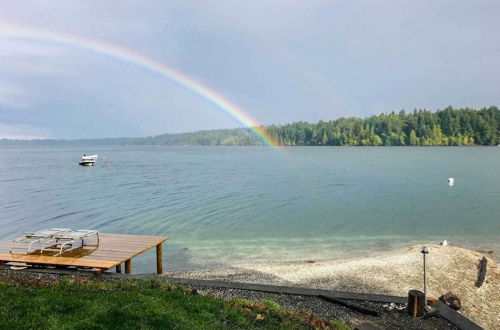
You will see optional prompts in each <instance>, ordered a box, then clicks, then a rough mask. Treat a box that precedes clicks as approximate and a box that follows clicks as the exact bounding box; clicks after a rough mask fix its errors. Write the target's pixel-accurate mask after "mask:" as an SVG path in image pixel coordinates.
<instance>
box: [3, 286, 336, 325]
mask: <svg viewBox="0 0 500 330" xmlns="http://www.w3.org/2000/svg"><path fill="white" fill-rule="evenodd" d="M23 284H24V285H19V284H11V283H0V328H2V329H27V328H31V329H234V328H238V329H241V328H245V329H253V328H266V329H311V328H313V327H314V326H315V325H317V324H319V323H318V322H322V321H320V320H315V321H314V322H316V323H312V322H311V320H310V319H308V318H307V317H304V316H303V315H301V314H300V313H290V312H287V311H284V310H282V309H281V308H279V305H278V304H276V303H274V302H272V301H263V302H262V303H252V302H248V301H244V300H233V301H227V300H223V299H220V298H216V297H211V296H201V295H196V294H193V292H192V291H191V290H190V289H184V288H180V287H177V286H175V285H171V284H168V283H165V282H161V281H157V280H156V281H147V280H134V281H108V282H106V281H89V282H87V281H85V280H82V281H76V282H73V281H63V282H61V283H58V284H55V285H50V286H49V285H46V283H43V282H38V283H31V284H30V283H23ZM324 324H325V325H327V326H326V328H328V327H329V326H331V324H330V323H328V322H324ZM330 328H335V327H330Z"/></svg>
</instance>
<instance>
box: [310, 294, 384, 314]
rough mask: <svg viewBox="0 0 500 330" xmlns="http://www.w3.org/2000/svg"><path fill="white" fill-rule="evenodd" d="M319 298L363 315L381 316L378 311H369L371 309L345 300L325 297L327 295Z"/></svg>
mask: <svg viewBox="0 0 500 330" xmlns="http://www.w3.org/2000/svg"><path fill="white" fill-rule="evenodd" d="M319 297H320V298H321V299H323V300H326V301H329V302H331V303H335V304H338V305H341V306H344V307H347V308H349V309H352V310H354V311H356V312H360V313H362V314H367V315H373V316H380V313H379V312H377V311H376V310H373V309H369V308H366V307H363V306H360V305H358V304H353V303H350V302H347V301H345V300H343V299H338V298H333V297H329V296H325V295H319Z"/></svg>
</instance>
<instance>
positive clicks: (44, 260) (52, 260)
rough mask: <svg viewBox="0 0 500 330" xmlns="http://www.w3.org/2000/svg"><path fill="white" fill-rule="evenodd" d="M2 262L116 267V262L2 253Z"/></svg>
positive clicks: (0, 254) (0, 256) (0, 255)
mask: <svg viewBox="0 0 500 330" xmlns="http://www.w3.org/2000/svg"><path fill="white" fill-rule="evenodd" d="M0 260H1V261H4V262H10V261H15V262H25V263H29V264H38V265H61V266H77V267H93V268H105V269H109V268H112V267H114V266H116V264H117V262H116V261H110V260H96V259H82V258H65V257H47V256H33V255H26V254H6V253H0Z"/></svg>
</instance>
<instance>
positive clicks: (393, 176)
mask: <svg viewBox="0 0 500 330" xmlns="http://www.w3.org/2000/svg"><path fill="white" fill-rule="evenodd" d="M84 153H86V154H94V153H97V154H98V155H99V159H98V163H97V165H96V166H95V167H81V166H78V161H79V159H80V157H81V155H82V154H84ZM105 163H110V164H111V166H103V165H104V164H105ZM499 165H500V148H498V147H471V148H465V147H461V148H453V147H449V148H448V147H435V148H423V147H420V148H410V147H405V148H397V147H385V148H384V147H380V148H376V147H367V148H364V147H354V148H347V147H294V148H265V147H163V146H161V147H154V146H134V147H130V146H113V147H111V146H110V147H102V146H99V147H92V146H90V147H82V146H77V147H68V146H64V147H62V146H57V147H48V146H38V147H3V148H0V239H1V240H4V239H8V238H13V237H16V236H18V235H19V234H21V233H22V232H24V231H27V230H36V229H43V228H51V227H70V228H74V229H97V230H99V231H100V232H108V233H126V234H146V235H166V236H170V237H171V238H172V239H171V240H170V241H169V242H168V243H166V244H165V246H164V255H165V265H166V268H167V270H168V271H177V270H190V269H202V268H213V267H223V266H230V265H234V264H237V263H247V262H267V261H300V260H309V259H314V260H323V259H334V258H345V257H361V256H367V255H371V254H374V253H375V254H376V253H383V252H385V251H389V250H392V249H397V248H400V247H402V246H406V245H409V244H412V243H418V242H423V241H433V242H439V241H441V240H442V239H447V240H448V241H449V242H450V243H451V244H457V245H464V246H467V247H472V248H479V249H494V250H496V252H495V254H496V255H498V249H499V248H500V222H499V215H500V175H499V173H500V167H499ZM448 177H454V178H455V185H454V186H452V187H450V186H448V183H447V179H448ZM134 270H135V271H136V272H154V270H155V263H154V254H153V252H150V253H148V254H146V255H144V256H141V257H139V258H137V259H134Z"/></svg>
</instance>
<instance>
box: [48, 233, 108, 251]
mask: <svg viewBox="0 0 500 330" xmlns="http://www.w3.org/2000/svg"><path fill="white" fill-rule="evenodd" d="M94 235H95V236H96V239H97V243H96V246H99V232H98V231H97V230H83V229H82V230H72V231H68V232H61V233H58V234H56V235H54V239H55V240H56V248H57V246H59V245H60V248H58V249H59V253H58V254H56V256H60V255H61V254H62V253H63V250H64V248H65V247H66V248H69V247H73V244H75V243H76V242H80V243H81V245H82V246H83V245H84V241H85V239H86V238H89V237H92V236H94ZM46 250H48V249H46ZM42 252H43V250H42Z"/></svg>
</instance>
